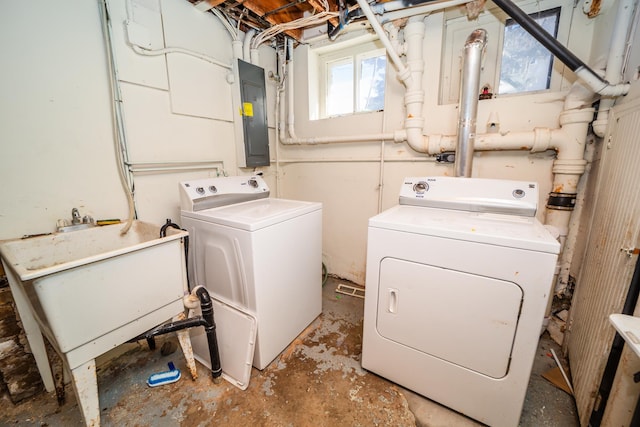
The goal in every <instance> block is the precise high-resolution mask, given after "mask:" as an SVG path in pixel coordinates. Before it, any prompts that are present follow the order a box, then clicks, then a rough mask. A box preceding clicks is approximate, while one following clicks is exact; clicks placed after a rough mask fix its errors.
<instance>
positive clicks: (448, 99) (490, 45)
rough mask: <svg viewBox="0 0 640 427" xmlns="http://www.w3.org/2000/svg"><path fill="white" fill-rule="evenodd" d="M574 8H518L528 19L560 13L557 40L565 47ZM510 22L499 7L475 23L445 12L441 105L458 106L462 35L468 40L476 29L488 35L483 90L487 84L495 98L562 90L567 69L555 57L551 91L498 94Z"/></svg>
mask: <svg viewBox="0 0 640 427" xmlns="http://www.w3.org/2000/svg"><path fill="white" fill-rule="evenodd" d="M572 6H573V1H572V0H539V1H535V0H528V1H524V2H518V7H520V8H521V9H522V10H523V11H524V12H525V13H527V14H529V15H532V14H535V13H537V12H540V13H545V12H546V11H549V10H553V9H560V13H559V18H558V26H557V35H556V39H557V40H558V41H559V42H560V43H562V44H563V45H565V46H566V45H567V43H568V40H569V31H570V25H571V18H572V13H573V7H572ZM508 19H510V17H509V16H508V15H507V14H506V13H505V12H504V11H502V10H501V9H499V8H498V7H496V6H493V7H490V8H488V9H487V10H486V11H485V12H483V13H481V14H480V16H479V17H478V18H477V19H476V20H473V21H469V20H468V19H467V17H466V15H463V14H461V12H460V11H458V10H451V11H447V12H445V14H444V28H443V40H442V43H443V44H442V65H441V69H440V86H439V90H438V103H439V104H440V105H444V104H454V103H458V99H459V88H460V80H461V69H462V68H461V62H462V55H463V50H464V39H462V35H464V34H466V35H467V36H468V34H471V32H472V31H473V30H475V29H476V28H485V29H486V30H487V32H488V41H487V46H486V52H485V55H484V56H483V61H482V71H481V76H480V87H484V86H485V85H486V84H488V85H489V86H490V87H491V92H492V93H493V95H494V97H495V98H498V97H499V98H503V97H512V96H523V95H531V94H536V93H542V92H552V91H560V90H562V87H563V85H564V83H565V82H566V80H567V77H566V76H565V74H566V73H567V71H566V70H568V68H567V67H565V66H564V64H563V63H562V62H561V61H559V60H558V59H557V58H555V57H553V58H552V61H551V69H552V72H551V79H550V84H549V88H548V89H543V90H535V91H528V92H517V93H505V94H499V93H498V87H499V83H500V73H501V67H502V50H503V45H504V30H505V24H506V21H507V20H508ZM496 33H498V37H496ZM465 37H466V36H465ZM461 39H462V40H461ZM465 39H466V38H465Z"/></svg>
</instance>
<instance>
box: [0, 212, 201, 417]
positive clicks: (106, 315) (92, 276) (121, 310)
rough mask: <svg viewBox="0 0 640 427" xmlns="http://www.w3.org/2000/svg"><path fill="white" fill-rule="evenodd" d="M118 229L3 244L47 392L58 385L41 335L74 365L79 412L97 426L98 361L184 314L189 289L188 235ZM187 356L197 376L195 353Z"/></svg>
mask: <svg viewBox="0 0 640 427" xmlns="http://www.w3.org/2000/svg"><path fill="white" fill-rule="evenodd" d="M121 229H122V225H119V224H115V225H108V226H103V227H93V228H88V229H85V230H79V231H73V232H68V233H54V234H50V235H46V236H39V237H33V238H27V239H22V240H13V241H6V242H3V243H1V244H0V255H1V256H2V263H3V264H4V267H5V271H6V273H7V278H8V279H9V285H10V287H11V292H12V294H13V296H14V299H15V301H16V306H17V308H18V311H19V314H20V317H21V320H22V322H23V325H24V328H25V332H26V334H27V338H28V340H29V344H30V346H31V349H32V351H33V353H34V356H35V358H36V363H37V365H38V369H39V371H40V374H41V376H42V379H43V382H44V384H45V387H46V389H47V391H53V390H54V388H55V386H54V382H53V376H52V374H51V368H50V366H49V362H48V358H47V354H46V350H45V347H44V342H43V339H42V336H43V335H44V336H45V337H46V338H47V339H48V341H49V342H50V343H51V345H52V347H53V348H54V349H55V350H56V351H57V352H58V354H59V355H60V356H61V357H62V360H63V362H64V365H65V367H66V368H67V369H69V370H70V372H71V376H72V380H73V381H72V382H73V385H74V389H75V392H76V398H77V399H78V403H79V406H80V409H81V411H82V414H83V416H84V419H85V421H86V424H87V425H92V426H97V425H99V423H100V411H99V405H98V389H97V382H96V368H95V360H94V359H95V358H96V357H98V356H99V355H101V354H103V353H105V352H107V351H108V350H111V349H112V348H114V347H116V346H118V345H120V344H122V343H124V342H126V341H128V340H130V339H131V338H134V337H136V336H138V335H140V334H141V333H143V332H145V331H147V330H149V329H151V328H153V327H154V326H156V325H158V324H161V323H163V322H165V321H167V320H169V319H171V318H174V317H176V316H179V315H181V314H182V313H183V312H184V306H183V303H182V298H183V296H184V294H185V292H188V287H187V279H186V269H185V262H184V261H185V259H184V238H185V237H186V236H188V233H187V232H185V231H181V230H175V229H172V228H170V229H168V230H167V236H166V237H163V238H160V237H159V236H160V227H158V226H155V225H152V224H149V223H145V222H142V221H134V222H133V224H132V227H131V229H130V230H129V232H128V233H126V234H124V235H122V234H121V233H120V232H121ZM186 335H187V339H188V333H187V334H186ZM181 343H183V344H185V343H184V342H183V340H181ZM185 345H187V346H188V347H189V349H190V343H186V344H185ZM185 345H183V350H184V347H185ZM185 355H186V356H187V363H188V365H189V367H190V368H191V366H193V369H192V373H194V372H195V364H194V363H193V355H192V353H191V354H189V352H187V351H185ZM189 359H191V360H189Z"/></svg>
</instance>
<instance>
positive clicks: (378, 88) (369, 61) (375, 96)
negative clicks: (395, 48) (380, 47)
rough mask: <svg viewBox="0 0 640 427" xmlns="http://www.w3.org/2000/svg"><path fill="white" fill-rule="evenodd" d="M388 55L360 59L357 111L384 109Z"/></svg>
mask: <svg viewBox="0 0 640 427" xmlns="http://www.w3.org/2000/svg"><path fill="white" fill-rule="evenodd" d="M386 68H387V56H386V55H384V54H383V55H378V56H373V57H369V58H363V59H361V60H360V76H359V79H358V107H357V111H379V110H383V109H384V77H385V71H386Z"/></svg>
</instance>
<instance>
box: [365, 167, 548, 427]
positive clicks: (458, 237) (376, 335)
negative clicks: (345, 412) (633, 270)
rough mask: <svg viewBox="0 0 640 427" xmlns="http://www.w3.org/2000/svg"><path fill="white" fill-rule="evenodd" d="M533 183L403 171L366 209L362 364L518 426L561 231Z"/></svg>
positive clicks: (473, 413) (492, 421) (470, 412)
mask: <svg viewBox="0 0 640 427" xmlns="http://www.w3.org/2000/svg"><path fill="white" fill-rule="evenodd" d="M537 200H538V191H537V185H536V184H534V183H529V182H517V181H500V180H488V179H477V178H447V177H436V178H406V179H405V181H404V183H403V185H402V188H401V192H400V203H401V205H399V206H395V207H393V208H391V209H389V210H387V211H385V212H383V213H381V214H379V215H377V216H375V217H373V218H371V219H370V220H369V230H368V248H367V276H366V296H365V314H364V333H363V346H362V366H363V367H364V368H365V369H368V370H370V371H372V372H375V373H377V374H379V375H381V376H383V377H385V378H388V379H390V380H392V381H394V382H396V383H398V384H400V385H402V386H404V387H406V388H408V389H411V390H413V391H415V392H417V393H420V394H422V395H424V396H426V397H428V398H430V399H432V400H435V401H437V402H440V403H442V404H444V405H445V406H448V407H450V408H451V409H454V410H456V411H458V412H461V413H463V414H465V415H467V416H470V417H472V418H475V419H477V420H479V421H481V422H483V423H486V424H488V425H492V426H517V425H518V421H519V419H520V413H521V411H522V405H523V402H524V397H525V394H526V390H527V385H528V381H529V376H530V373H531V367H532V364H533V359H534V356H535V351H536V348H537V343H538V339H539V335H540V328H541V326H542V321H543V317H544V314H545V309H546V306H547V300H548V298H549V296H550V292H551V283H552V278H553V274H554V270H555V266H556V259H557V254H558V251H559V248H560V245H559V243H558V242H557V241H556V239H555V238H554V237H553V236H552V235H551V234H550V233H549V231H548V230H547V229H546V228H545V227H544V226H543V225H542V224H541V223H540V222H539V221H537V220H536V219H535V217H534V215H535V211H536V208H537Z"/></svg>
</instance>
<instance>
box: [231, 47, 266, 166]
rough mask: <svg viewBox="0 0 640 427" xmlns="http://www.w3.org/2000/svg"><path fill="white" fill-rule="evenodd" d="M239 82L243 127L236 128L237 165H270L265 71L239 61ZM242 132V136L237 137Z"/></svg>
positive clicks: (239, 110)
mask: <svg viewBox="0 0 640 427" xmlns="http://www.w3.org/2000/svg"><path fill="white" fill-rule="evenodd" d="M237 65H238V67H237V71H238V74H237V76H238V83H239V89H240V105H239V108H238V112H239V114H240V116H241V117H242V128H241V129H240V126H236V128H235V129H236V135H237V136H236V141H237V144H238V159H237V160H238V166H239V167H255V166H269V133H268V128H267V104H266V90H265V80H264V69H263V68H261V67H258V66H257V65H253V64H250V63H248V62H245V61H242V60H240V59H239V60H238V64H237ZM239 132H241V134H242V136H241V137H238V136H239V135H238V133H239Z"/></svg>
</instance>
